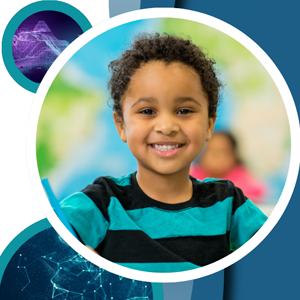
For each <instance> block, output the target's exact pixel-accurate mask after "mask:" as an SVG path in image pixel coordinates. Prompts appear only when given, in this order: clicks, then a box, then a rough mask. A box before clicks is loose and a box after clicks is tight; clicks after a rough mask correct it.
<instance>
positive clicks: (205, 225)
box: [108, 197, 233, 239]
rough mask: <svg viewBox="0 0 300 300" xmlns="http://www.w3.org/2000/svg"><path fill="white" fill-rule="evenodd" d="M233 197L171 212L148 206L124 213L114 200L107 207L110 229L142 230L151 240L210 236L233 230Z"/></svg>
mask: <svg viewBox="0 0 300 300" xmlns="http://www.w3.org/2000/svg"><path fill="white" fill-rule="evenodd" d="M232 200H233V197H229V198H226V199H225V200H224V201H222V202H217V203H216V204H214V205H213V206H210V207H207V208H203V207H192V208H188V209H183V210H179V211H178V210H177V211H169V210H162V209H158V208H156V207H147V208H142V209H136V210H129V211H125V210H124V208H123V207H122V205H121V204H120V202H119V201H118V199H117V198H114V197H112V198H111V201H110V205H109V208H108V212H109V216H110V227H109V229H110V230H142V231H144V232H145V233H146V234H147V235H149V236H150V237H151V238H152V239H159V238H170V237H178V236H211V235H221V234H225V233H226V231H228V230H229V229H230V221H231V207H232Z"/></svg>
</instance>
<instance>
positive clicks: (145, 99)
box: [131, 97, 202, 107]
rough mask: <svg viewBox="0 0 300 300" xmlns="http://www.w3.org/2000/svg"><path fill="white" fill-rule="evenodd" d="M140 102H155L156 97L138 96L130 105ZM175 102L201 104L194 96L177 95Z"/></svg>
mask: <svg viewBox="0 0 300 300" xmlns="http://www.w3.org/2000/svg"><path fill="white" fill-rule="evenodd" d="M140 102H147V103H151V102H157V99H156V98H153V97H149V98H148V97H143V98H140V99H139V100H138V101H136V102H135V103H133V104H132V105H131V107H134V106H135V105H137V104H138V103H140ZM175 102H177V103H183V102H194V103H195V104H197V105H199V106H202V105H201V104H200V103H199V102H198V101H197V100H195V99H194V98H191V97H179V98H176V99H175Z"/></svg>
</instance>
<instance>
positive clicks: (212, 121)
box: [206, 114, 217, 142]
mask: <svg viewBox="0 0 300 300" xmlns="http://www.w3.org/2000/svg"><path fill="white" fill-rule="evenodd" d="M216 119H217V115H216V114H215V115H214V116H213V117H209V118H208V128H207V133H206V141H207V142H208V141H209V140H210V139H211V137H212V134H213V131H214V128H215V123H216Z"/></svg>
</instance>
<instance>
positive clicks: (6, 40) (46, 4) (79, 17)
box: [2, 1, 92, 93]
mask: <svg viewBox="0 0 300 300" xmlns="http://www.w3.org/2000/svg"><path fill="white" fill-rule="evenodd" d="M45 10H53V11H58V12H61V13H64V14H66V15H68V16H69V17H71V18H72V19H73V20H74V21H76V22H77V24H78V25H79V26H80V27H81V29H82V31H83V32H85V31H87V30H89V29H90V28H92V25H91V23H90V22H89V20H88V19H87V18H86V17H85V16H84V14H82V13H81V12H80V11H79V10H78V9H77V8H75V7H73V6H71V5H69V4H67V3H64V2H60V1H40V2H35V3H32V4H29V5H28V6H25V7H24V8H22V9H21V10H20V11H18V12H17V13H16V14H15V15H14V16H13V18H12V19H11V20H10V22H9V23H8V25H7V26H6V28H5V31H4V34H3V38H2V57H3V62H4V64H5V67H6V69H7V71H8V73H9V74H10V76H11V77H12V78H13V79H14V80H15V81H16V82H17V83H18V84H19V85H20V86H22V87H23V88H24V89H26V90H28V91H30V92H32V93H35V92H36V91H37V89H38V87H39V83H36V82H33V81H31V80H30V79H28V78H27V77H26V76H25V75H23V74H22V73H21V72H20V71H19V69H18V67H17V66H16V63H15V61H14V58H13V55H12V41H13V36H14V34H15V32H16V29H17V28H18V26H19V25H20V24H21V23H22V22H23V21H24V20H25V19H26V18H28V17H29V16H31V15H33V14H35V13H37V12H40V11H45Z"/></svg>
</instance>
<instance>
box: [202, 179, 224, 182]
mask: <svg viewBox="0 0 300 300" xmlns="http://www.w3.org/2000/svg"><path fill="white" fill-rule="evenodd" d="M215 181H224V180H223V179H218V178H205V179H203V180H202V182H215Z"/></svg>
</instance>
